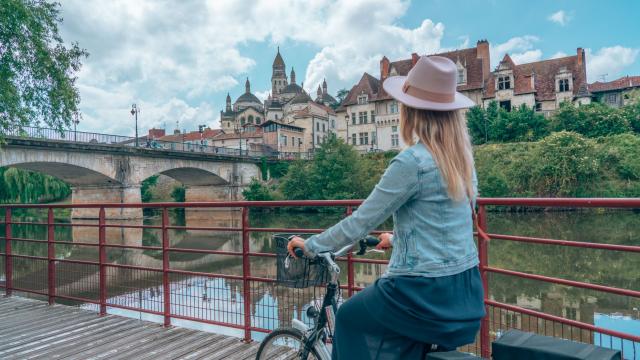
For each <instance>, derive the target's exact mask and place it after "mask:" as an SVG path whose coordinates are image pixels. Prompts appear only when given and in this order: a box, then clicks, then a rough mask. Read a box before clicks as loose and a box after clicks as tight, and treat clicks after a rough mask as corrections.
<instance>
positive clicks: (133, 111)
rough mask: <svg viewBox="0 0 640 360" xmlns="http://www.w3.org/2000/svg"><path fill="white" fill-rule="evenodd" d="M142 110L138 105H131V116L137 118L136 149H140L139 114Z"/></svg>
mask: <svg viewBox="0 0 640 360" xmlns="http://www.w3.org/2000/svg"><path fill="white" fill-rule="evenodd" d="M139 112H140V109H138V107H137V106H136V104H133V105H131V116H135V117H136V147H138V113H139Z"/></svg>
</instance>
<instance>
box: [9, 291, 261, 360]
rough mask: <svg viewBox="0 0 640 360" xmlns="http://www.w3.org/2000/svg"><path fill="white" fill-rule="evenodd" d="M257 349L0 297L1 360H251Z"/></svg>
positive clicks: (203, 335)
mask: <svg viewBox="0 0 640 360" xmlns="http://www.w3.org/2000/svg"><path fill="white" fill-rule="evenodd" d="M258 346H259V344H258V343H256V342H254V343H252V344H245V343H243V342H241V341H240V339H238V338H234V337H228V336H223V335H217V334H212V333H206V332H200V331H195V330H188V329H183V328H177V327H176V328H164V327H162V325H159V324H155V323H150V322H146V321H140V320H136V319H130V318H124V317H119V316H115V315H107V316H105V317H99V316H98V315H97V314H96V313H95V312H91V311H87V310H82V309H79V308H76V307H71V306H65V305H53V306H49V305H48V304H47V303H45V302H42V301H37V300H31V299H25V298H20V297H15V296H14V297H0V359H228V360H239V359H253V358H254V357H255V353H256V352H257V351H258Z"/></svg>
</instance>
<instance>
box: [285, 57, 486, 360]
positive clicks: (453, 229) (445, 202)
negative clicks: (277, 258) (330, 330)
mask: <svg viewBox="0 0 640 360" xmlns="http://www.w3.org/2000/svg"><path fill="white" fill-rule="evenodd" d="M456 79H457V67H456V65H455V64H454V63H453V62H452V61H451V60H449V59H447V58H444V57H438V56H432V57H426V56H423V57H421V58H420V59H419V60H418V62H417V63H416V64H415V66H414V67H413V69H412V70H411V71H410V72H409V74H408V76H393V77H390V78H388V79H387V80H386V81H385V82H384V84H383V87H384V90H385V91H386V92H387V93H388V94H389V95H391V96H392V97H394V98H395V99H396V100H398V101H399V102H400V103H402V106H401V112H400V129H401V134H402V139H403V141H404V142H405V143H406V144H409V145H410V146H409V147H407V148H406V149H405V150H404V151H402V152H401V153H400V154H398V155H397V156H396V157H395V158H394V159H393V160H392V161H391V164H390V165H389V167H388V168H387V170H386V171H385V173H384V175H383V176H382V178H381V179H380V182H379V183H378V184H377V185H376V187H375V189H374V190H373V191H372V192H371V194H370V195H369V196H368V197H367V199H366V200H365V201H364V202H363V203H362V205H361V206H360V207H359V208H358V210H357V211H355V212H354V213H353V214H352V215H351V216H349V217H347V218H345V219H343V220H342V221H340V222H339V223H338V224H336V225H334V226H333V227H331V228H329V229H327V230H326V231H325V232H323V233H321V234H318V235H314V236H311V237H310V238H308V239H307V240H306V241H305V240H304V239H302V238H299V237H294V238H293V239H292V240H291V241H290V242H289V246H288V250H289V252H290V253H291V255H292V256H295V254H294V253H293V250H294V248H296V247H298V248H302V249H303V250H304V251H305V253H307V254H309V255H310V256H313V255H315V254H317V253H320V252H325V251H333V250H334V249H336V248H339V247H342V246H345V245H347V244H351V243H354V242H356V241H357V240H359V239H361V238H363V237H364V236H365V235H367V234H368V233H369V232H371V231H372V230H374V229H375V228H376V227H377V226H378V225H380V224H381V223H382V222H383V221H384V220H385V219H387V218H388V217H389V216H391V215H393V224H394V230H393V235H391V234H382V235H380V245H378V247H379V248H386V247H390V246H393V251H392V254H391V259H390V261H389V266H388V268H387V270H386V272H385V274H384V276H383V277H382V278H380V279H378V280H377V281H376V282H375V283H374V284H373V285H371V286H369V287H367V288H366V289H364V290H362V291H361V292H359V293H358V294H356V295H355V296H353V297H352V298H351V299H350V300H348V301H346V302H345V303H344V304H343V305H342V306H341V307H340V308H339V310H338V313H337V315H336V317H337V318H336V325H335V326H336V329H335V334H334V340H333V354H332V357H333V358H334V359H349V360H350V359H419V358H422V357H424V354H425V353H427V352H429V351H432V350H435V349H438V350H454V349H455V348H456V347H458V346H462V345H465V344H469V343H472V342H474V340H475V336H476V333H477V331H478V329H479V327H480V319H482V317H483V316H484V315H485V311H484V303H483V289H482V281H481V279H480V274H479V272H478V267H477V265H478V254H477V250H476V247H475V244H474V241H473V221H472V211H473V207H474V206H475V197H476V192H477V190H476V189H477V181H476V175H475V169H474V164H473V156H472V149H471V143H470V141H469V134H468V131H467V126H466V121H465V117H464V114H463V113H462V112H461V109H465V108H468V107H471V106H473V105H474V103H473V102H472V101H471V100H470V99H468V98H467V97H465V96H464V95H462V94H460V93H458V92H456ZM416 140H417V141H416Z"/></svg>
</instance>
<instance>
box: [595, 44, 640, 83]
mask: <svg viewBox="0 0 640 360" xmlns="http://www.w3.org/2000/svg"><path fill="white" fill-rule="evenodd" d="M585 52H586V58H587V59H586V62H587V80H588V81H589V82H593V81H596V80H601V77H602V76H606V78H607V80H613V79H616V78H618V77H619V76H621V75H622V73H621V72H622V70H623V69H624V68H625V67H627V66H629V65H631V64H633V63H634V62H635V61H636V59H637V57H638V53H640V49H633V48H626V47H623V46H620V45H617V46H612V47H603V48H601V49H599V50H598V51H595V52H594V51H592V50H591V49H586V50H585Z"/></svg>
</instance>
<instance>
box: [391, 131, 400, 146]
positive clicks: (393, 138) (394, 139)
mask: <svg viewBox="0 0 640 360" xmlns="http://www.w3.org/2000/svg"><path fill="white" fill-rule="evenodd" d="M398 145H399V141H398V134H391V147H398Z"/></svg>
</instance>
